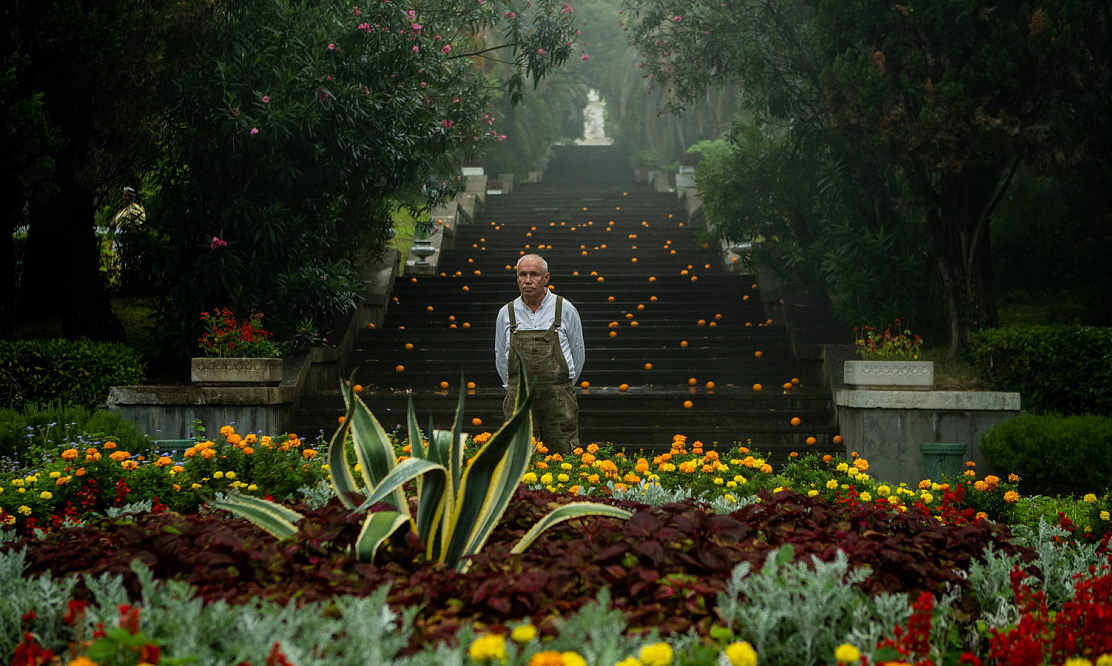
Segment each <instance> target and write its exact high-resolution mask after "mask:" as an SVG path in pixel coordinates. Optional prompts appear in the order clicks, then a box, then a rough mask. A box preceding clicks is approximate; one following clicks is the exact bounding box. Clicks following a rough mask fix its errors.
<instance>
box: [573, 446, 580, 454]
mask: <svg viewBox="0 0 1112 666" xmlns="http://www.w3.org/2000/svg"><path fill="white" fill-rule="evenodd" d="M572 453H574V454H575V455H577V456H581V455H583V447H582V446H577V447H575V449H573V450H572Z"/></svg>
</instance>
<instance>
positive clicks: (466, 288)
mask: <svg viewBox="0 0 1112 666" xmlns="http://www.w3.org/2000/svg"><path fill="white" fill-rule="evenodd" d="M463 290H464V291H471V289H470V288H468V286H467V285H463Z"/></svg>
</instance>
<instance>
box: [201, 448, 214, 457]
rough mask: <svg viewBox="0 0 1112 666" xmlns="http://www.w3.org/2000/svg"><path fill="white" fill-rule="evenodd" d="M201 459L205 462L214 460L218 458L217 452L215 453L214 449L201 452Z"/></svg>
mask: <svg viewBox="0 0 1112 666" xmlns="http://www.w3.org/2000/svg"><path fill="white" fill-rule="evenodd" d="M201 457H202V458H204V459H205V460H212V459H213V458H215V457H216V451H213V450H212V449H205V450H204V451H201Z"/></svg>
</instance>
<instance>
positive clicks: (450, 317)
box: [448, 315, 456, 321]
mask: <svg viewBox="0 0 1112 666" xmlns="http://www.w3.org/2000/svg"><path fill="white" fill-rule="evenodd" d="M455 320H456V316H455V315H448V321H455Z"/></svg>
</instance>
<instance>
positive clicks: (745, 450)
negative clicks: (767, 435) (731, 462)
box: [737, 446, 749, 453]
mask: <svg viewBox="0 0 1112 666" xmlns="http://www.w3.org/2000/svg"><path fill="white" fill-rule="evenodd" d="M737 451H738V453H749V449H747V448H746V447H744V446H739V447H737Z"/></svg>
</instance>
